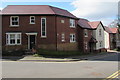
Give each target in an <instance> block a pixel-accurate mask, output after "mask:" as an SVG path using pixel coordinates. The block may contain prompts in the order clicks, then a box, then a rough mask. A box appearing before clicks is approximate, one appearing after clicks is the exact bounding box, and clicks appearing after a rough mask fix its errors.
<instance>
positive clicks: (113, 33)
mask: <svg viewBox="0 0 120 80" xmlns="http://www.w3.org/2000/svg"><path fill="white" fill-rule="evenodd" d="M109 30H110V32H109V36H110V41H109V42H110V49H116V48H117V42H119V38H118V34H119V33H118V28H109Z"/></svg>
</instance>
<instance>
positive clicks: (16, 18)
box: [11, 17, 18, 25]
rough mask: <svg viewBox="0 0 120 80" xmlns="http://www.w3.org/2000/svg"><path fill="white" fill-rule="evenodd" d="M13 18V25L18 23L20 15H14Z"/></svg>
mask: <svg viewBox="0 0 120 80" xmlns="http://www.w3.org/2000/svg"><path fill="white" fill-rule="evenodd" d="M11 20H12V21H11V23H12V25H18V17H12V19H11Z"/></svg>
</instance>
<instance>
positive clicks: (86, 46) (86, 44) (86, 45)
mask: <svg viewBox="0 0 120 80" xmlns="http://www.w3.org/2000/svg"><path fill="white" fill-rule="evenodd" d="M85 49H86V50H87V49H88V43H87V42H85Z"/></svg>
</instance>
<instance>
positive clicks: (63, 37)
mask: <svg viewBox="0 0 120 80" xmlns="http://www.w3.org/2000/svg"><path fill="white" fill-rule="evenodd" d="M61 41H62V42H65V33H62V34H61Z"/></svg>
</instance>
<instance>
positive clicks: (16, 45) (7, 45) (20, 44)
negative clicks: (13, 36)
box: [6, 44, 22, 46]
mask: <svg viewBox="0 0 120 80" xmlns="http://www.w3.org/2000/svg"><path fill="white" fill-rule="evenodd" d="M6 45H7V46H20V45H22V44H6Z"/></svg>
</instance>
